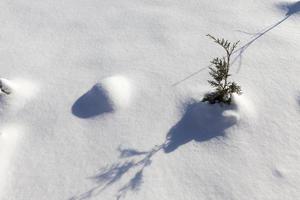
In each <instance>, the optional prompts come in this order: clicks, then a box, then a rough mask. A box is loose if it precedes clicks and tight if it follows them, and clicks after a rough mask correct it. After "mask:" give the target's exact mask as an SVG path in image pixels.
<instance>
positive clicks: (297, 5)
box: [172, 1, 300, 87]
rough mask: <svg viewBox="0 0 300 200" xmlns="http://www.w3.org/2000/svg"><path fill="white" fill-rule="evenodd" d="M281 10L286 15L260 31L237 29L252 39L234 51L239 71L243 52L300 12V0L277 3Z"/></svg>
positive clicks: (192, 74)
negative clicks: (249, 31) (250, 31)
mask: <svg viewBox="0 0 300 200" xmlns="http://www.w3.org/2000/svg"><path fill="white" fill-rule="evenodd" d="M276 6H277V7H278V8H279V9H280V10H282V11H284V12H286V14H285V16H284V17H283V18H282V19H281V20H279V21H278V22H276V23H274V24H272V25H271V26H268V27H266V28H264V29H263V30H261V31H259V32H258V33H248V32H246V31H241V30H237V31H239V32H242V33H245V34H248V35H251V39H250V41H248V42H247V43H245V44H244V45H243V46H242V47H240V48H239V49H237V50H236V51H234V53H233V55H235V57H234V59H233V61H232V63H231V64H234V63H236V62H237V61H238V62H239V63H238V69H237V73H238V72H239V71H240V69H241V66H242V59H243V54H244V53H245V51H246V49H248V48H249V47H250V46H251V44H253V43H254V42H255V41H257V40H258V39H259V38H260V37H262V36H263V35H265V34H266V33H268V32H269V31H271V30H273V29H274V28H275V27H277V26H278V25H280V24H281V23H283V22H284V21H285V20H287V19H288V18H289V17H291V16H292V15H296V14H300V1H297V2H294V3H291V4H286V3H280V4H278V5H276ZM210 66H212V65H208V66H206V67H203V68H201V69H199V70H197V71H195V72H193V73H191V74H190V75H188V76H186V77H185V78H183V79H181V80H179V81H177V82H175V83H173V84H172V86H173V87H175V86H177V85H179V84H181V83H182V82H184V81H186V80H188V79H190V78H192V77H194V76H196V75H197V74H199V73H200V72H202V71H203V70H205V69H206V68H208V67H210Z"/></svg>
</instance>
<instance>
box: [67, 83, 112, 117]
mask: <svg viewBox="0 0 300 200" xmlns="http://www.w3.org/2000/svg"><path fill="white" fill-rule="evenodd" d="M112 111H113V107H112V105H111V103H110V101H109V98H108V96H107V92H106V91H105V90H104V89H103V88H102V87H101V85H100V84H96V85H94V86H93V87H92V88H91V89H90V90H89V91H88V92H86V93H85V94H83V95H82V96H81V97H80V98H79V99H77V100H76V102H75V103H74V104H73V106H72V113H73V114H74V115H75V116H77V117H79V118H92V117H96V116H98V115H101V114H104V113H109V112H112Z"/></svg>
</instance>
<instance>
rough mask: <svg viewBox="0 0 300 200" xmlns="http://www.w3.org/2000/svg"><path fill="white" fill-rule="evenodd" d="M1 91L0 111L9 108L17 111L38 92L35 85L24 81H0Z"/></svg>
mask: <svg viewBox="0 0 300 200" xmlns="http://www.w3.org/2000/svg"><path fill="white" fill-rule="evenodd" d="M0 82H1V88H2V91H1V92H0V104H1V108H0V109H1V111H3V110H5V109H7V108H11V109H15V110H18V109H20V108H21V107H23V106H24V105H25V104H26V103H27V102H28V101H29V100H30V99H31V98H33V97H34V96H35V95H36V93H37V92H38V87H37V86H36V84H35V83H33V82H31V81H28V80H25V79H13V80H7V79H4V78H1V79H0Z"/></svg>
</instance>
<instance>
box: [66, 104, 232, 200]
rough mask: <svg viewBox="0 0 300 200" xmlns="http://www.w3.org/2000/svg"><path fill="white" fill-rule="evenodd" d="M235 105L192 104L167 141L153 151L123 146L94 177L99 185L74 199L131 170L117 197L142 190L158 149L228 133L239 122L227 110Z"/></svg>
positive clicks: (91, 194)
mask: <svg viewBox="0 0 300 200" xmlns="http://www.w3.org/2000/svg"><path fill="white" fill-rule="evenodd" d="M234 109H235V107H234V106H223V107H222V106H219V105H217V104H215V105H209V104H206V103H202V102H201V103H197V102H194V103H190V104H188V105H187V106H186V109H185V112H184V114H183V117H182V118H181V119H180V120H179V121H178V122H177V123H176V124H175V125H174V126H173V127H172V128H171V129H170V130H169V132H168V134H167V136H166V140H165V142H164V143H162V144H161V145H156V146H154V147H153V148H152V149H150V150H149V151H139V150H136V149H130V148H125V149H124V148H121V147H119V148H118V151H119V153H120V155H119V158H120V160H119V161H118V162H116V163H114V164H112V165H110V166H108V167H106V168H103V169H100V170H99V172H98V173H97V174H95V175H94V176H93V177H90V179H91V180H93V181H94V182H95V187H93V188H91V189H90V190H89V191H87V192H85V193H83V194H80V195H79V196H74V197H72V198H71V199H70V200H84V199H89V198H91V197H94V196H97V195H99V194H100V193H101V192H102V191H103V190H105V189H106V188H108V187H109V186H111V185H112V184H114V183H116V182H118V181H120V180H121V179H122V177H124V176H125V175H126V174H128V173H129V172H130V174H133V175H132V176H131V178H129V180H128V181H127V182H126V183H124V184H122V186H121V187H120V188H119V190H118V192H117V194H116V199H117V200H118V199H121V198H122V197H124V196H125V195H126V193H127V192H128V191H138V190H139V188H140V186H141V184H142V183H143V172H144V170H145V169H146V167H149V166H150V165H151V163H152V158H153V156H154V155H155V154H156V153H157V152H159V151H161V150H163V152H164V153H171V152H173V151H174V150H176V149H178V148H179V147H181V146H183V145H184V144H186V143H188V142H190V141H196V142H205V141H209V140H210V139H213V138H221V137H224V136H225V130H226V129H227V128H229V127H231V126H232V125H234V124H235V123H236V118H235V117H234V116H230V115H226V114H225V111H227V110H231V111H232V110H234ZM124 160H125V161H124Z"/></svg>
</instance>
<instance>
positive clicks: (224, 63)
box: [202, 34, 242, 104]
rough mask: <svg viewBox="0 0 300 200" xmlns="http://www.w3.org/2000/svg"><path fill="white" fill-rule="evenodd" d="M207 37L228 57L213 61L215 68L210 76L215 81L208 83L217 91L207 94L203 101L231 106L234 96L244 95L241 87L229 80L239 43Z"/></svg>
mask: <svg viewBox="0 0 300 200" xmlns="http://www.w3.org/2000/svg"><path fill="white" fill-rule="evenodd" d="M207 36H208V37H209V38H211V39H212V40H213V41H214V42H215V43H217V44H218V45H220V46H221V47H222V48H223V49H224V50H225V51H226V56H224V57H222V58H220V57H216V58H214V59H213V60H212V61H211V64H212V65H213V66H211V67H209V69H210V72H209V74H210V75H211V77H212V78H213V80H208V83H209V84H210V85H211V86H212V87H213V88H214V89H215V91H214V92H211V93H208V94H206V95H205V96H204V98H203V99H202V101H203V102H206V101H208V102H209V103H211V104H215V103H225V104H230V103H231V100H232V94H234V93H236V94H239V95H240V94H242V90H241V87H240V86H239V85H238V84H236V83H235V82H232V81H229V80H228V78H229V77H230V74H229V70H230V59H231V56H232V54H233V52H234V50H235V49H236V47H237V45H238V43H239V41H238V42H235V43H231V42H228V40H225V39H223V38H222V39H219V38H215V37H214V36H211V35H209V34H208V35H207Z"/></svg>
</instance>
